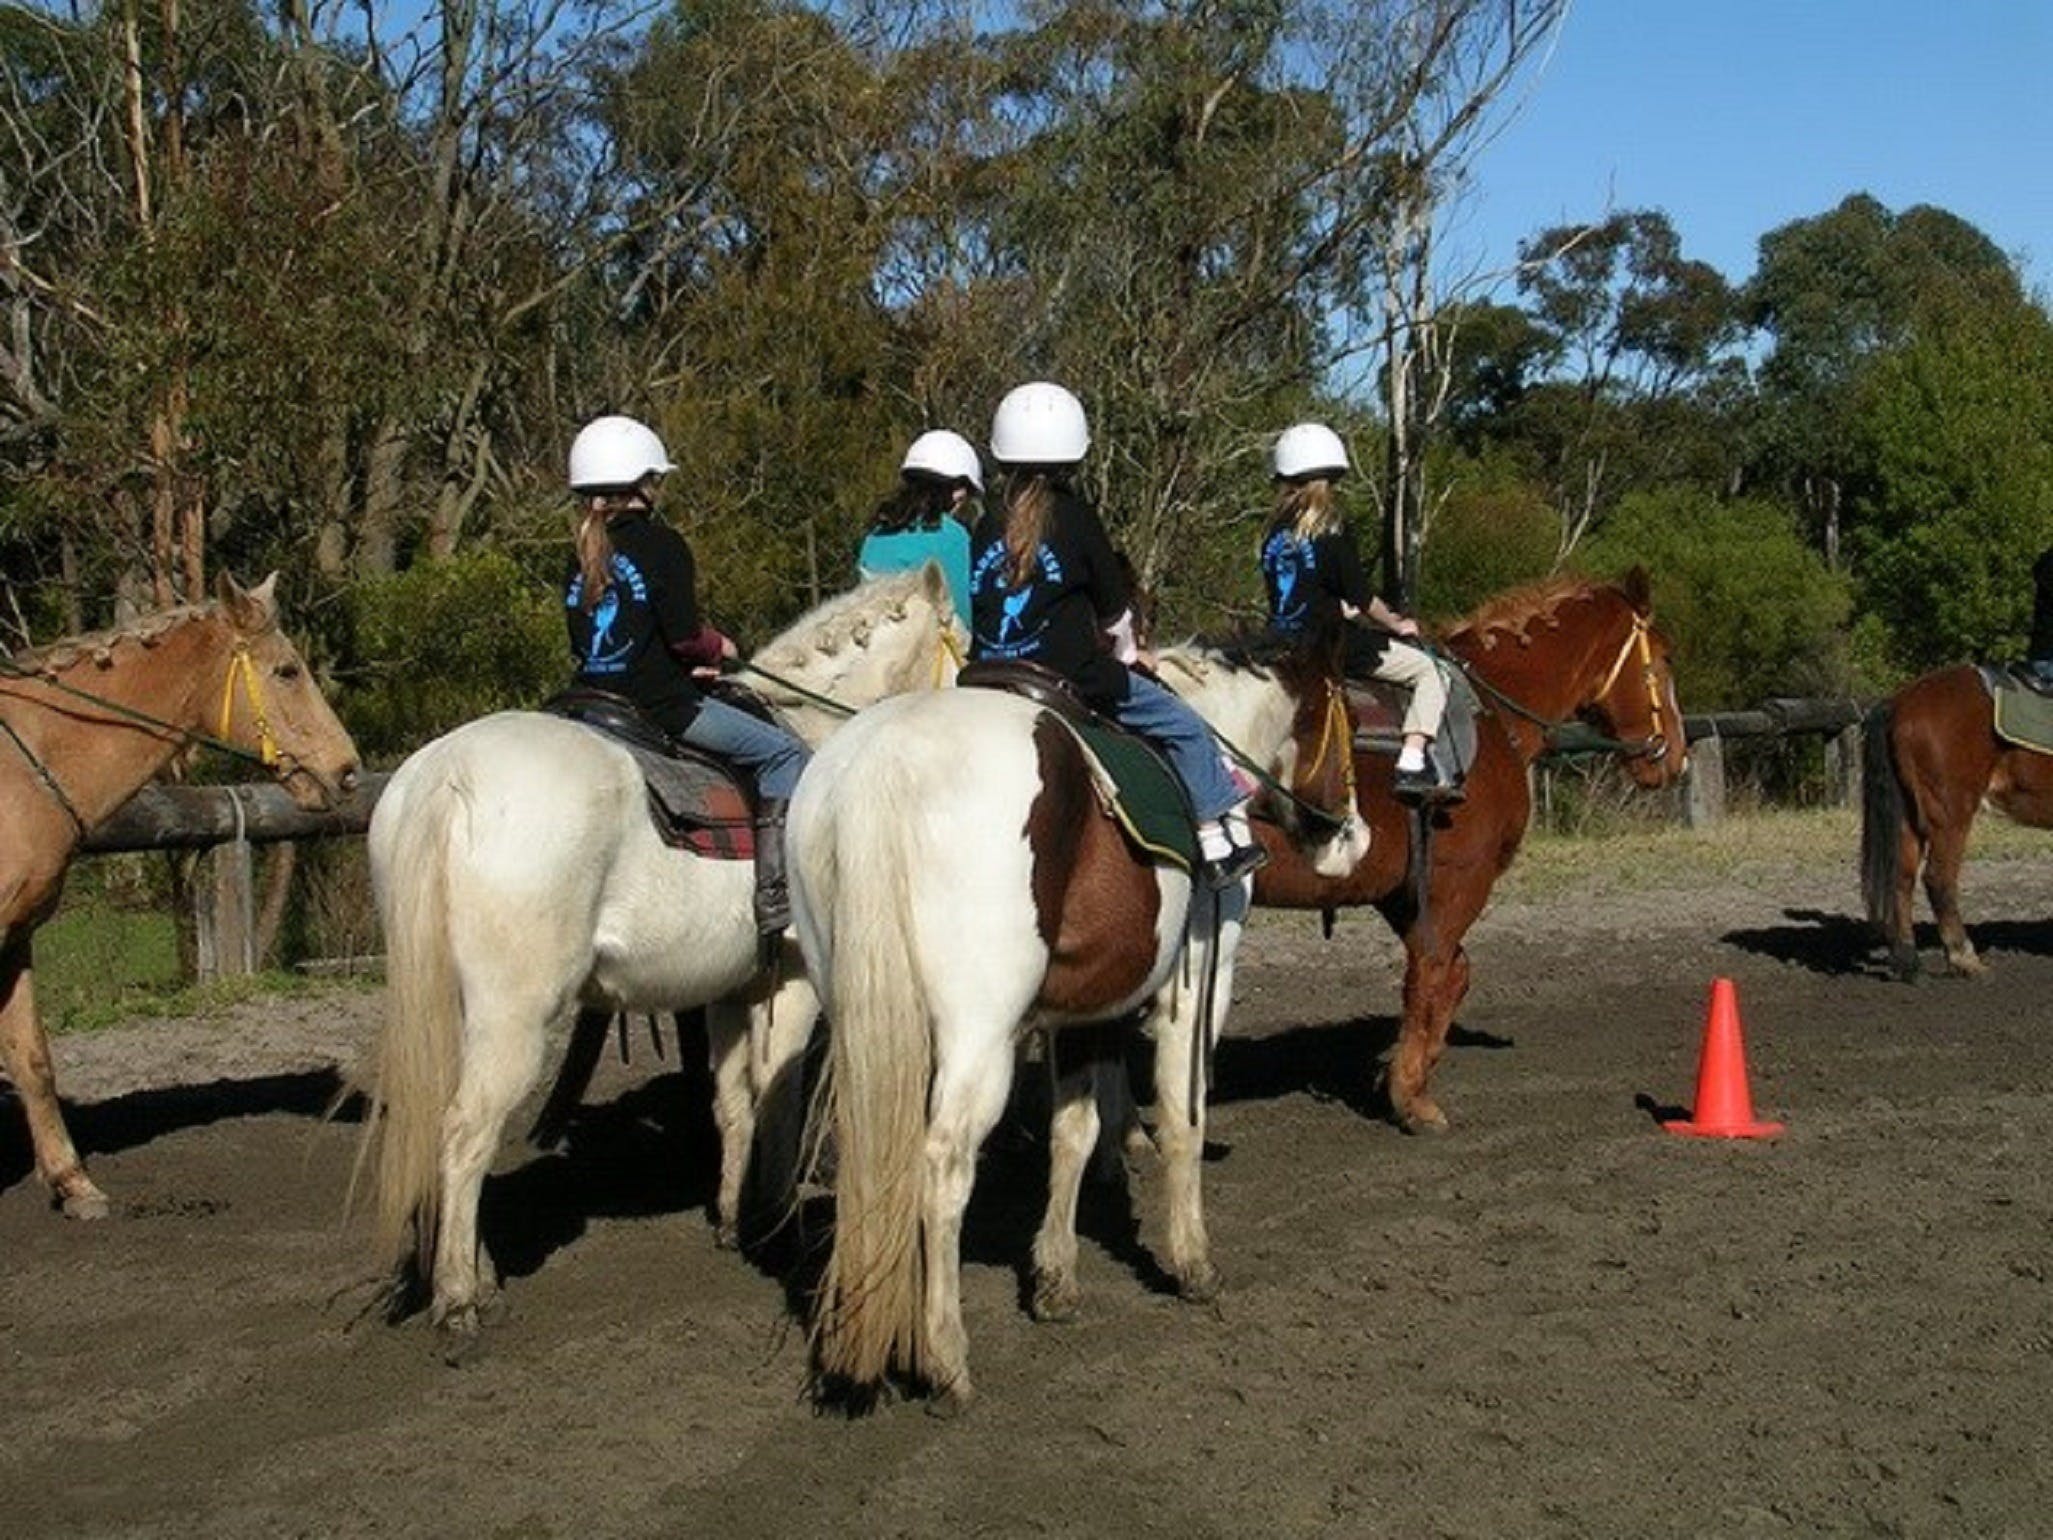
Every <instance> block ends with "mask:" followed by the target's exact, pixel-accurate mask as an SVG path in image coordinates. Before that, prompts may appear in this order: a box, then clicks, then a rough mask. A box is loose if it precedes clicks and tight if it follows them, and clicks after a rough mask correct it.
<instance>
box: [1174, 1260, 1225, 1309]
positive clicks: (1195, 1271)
mask: <svg viewBox="0 0 2053 1540" xmlns="http://www.w3.org/2000/svg"><path fill="white" fill-rule="evenodd" d="M1222 1287H1223V1284H1222V1281H1221V1279H1220V1277H1219V1269H1218V1268H1216V1267H1214V1266H1213V1265H1212V1264H1211V1263H1210V1262H1199V1263H1198V1264H1196V1265H1195V1266H1193V1267H1190V1268H1188V1269H1186V1270H1185V1271H1183V1272H1182V1273H1179V1274H1178V1275H1177V1278H1176V1297H1177V1298H1178V1299H1180V1300H1182V1301H1183V1302H1184V1303H1185V1304H1187V1305H1210V1304H1214V1303H1216V1302H1217V1301H1218V1298H1219V1291H1220V1289H1221V1288H1222Z"/></svg>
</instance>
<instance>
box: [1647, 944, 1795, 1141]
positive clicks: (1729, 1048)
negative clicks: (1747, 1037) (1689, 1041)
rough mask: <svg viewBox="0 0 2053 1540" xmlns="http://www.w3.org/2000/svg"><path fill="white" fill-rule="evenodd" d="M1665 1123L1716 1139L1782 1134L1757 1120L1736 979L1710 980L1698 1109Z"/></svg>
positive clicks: (1772, 1125)
mask: <svg viewBox="0 0 2053 1540" xmlns="http://www.w3.org/2000/svg"><path fill="white" fill-rule="evenodd" d="M1661 1126H1662V1127H1663V1128H1665V1129H1667V1130H1668V1132H1670V1133H1671V1134H1698V1135H1701V1136H1703V1137H1705V1138H1711V1139H1770V1138H1773V1137H1774V1136H1775V1135H1776V1134H1779V1133H1781V1132H1782V1125H1781V1124H1780V1123H1756V1122H1755V1121H1754V1099H1753V1095H1752V1093H1750V1092H1749V1091H1748V1090H1747V1087H1746V1045H1745V1044H1744V1043H1742V1042H1741V1041H1740V1037H1739V997H1738V995H1737V994H1735V993H1734V991H1733V988H1732V980H1731V979H1713V980H1712V981H1711V1009H1710V1013H1709V1015H1707V1016H1706V1017H1705V1020H1704V1048H1703V1053H1702V1055H1701V1057H1699V1059H1698V1060H1697V1105H1696V1111H1695V1112H1694V1113H1693V1114H1692V1115H1691V1116H1690V1117H1689V1118H1687V1119H1678V1120H1676V1121H1674V1122H1666V1123H1663V1124H1662V1125H1661Z"/></svg>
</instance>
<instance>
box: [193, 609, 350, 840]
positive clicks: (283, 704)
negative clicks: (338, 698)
mask: <svg viewBox="0 0 2053 1540" xmlns="http://www.w3.org/2000/svg"><path fill="white" fill-rule="evenodd" d="M277 586H278V574H277V573H275V572H274V573H272V574H271V575H270V576H269V577H267V578H265V579H264V581H263V582H261V583H259V584H257V586H256V587H254V588H244V587H242V585H241V584H239V583H237V582H236V581H235V579H234V578H233V577H231V576H229V574H227V573H226V572H223V573H222V574H221V575H220V578H219V580H218V581H217V582H216V584H215V585H214V591H215V596H216V598H217V600H218V601H219V603H218V605H217V613H218V614H219V616H220V618H221V620H222V622H223V625H224V627H225V631H226V636H225V641H226V644H227V645H226V652H227V657H226V658H225V659H223V661H222V664H221V684H220V687H219V689H217V690H216V691H215V692H214V699H216V700H218V701H220V703H221V709H220V714H219V717H218V719H217V720H216V722H215V723H214V726H215V728H216V730H217V733H218V736H219V737H221V738H222V739H224V740H225V741H227V742H229V743H232V744H234V745H236V746H237V747H238V748H243V749H247V750H249V751H251V752H253V753H255V754H256V755H257V757H258V758H259V759H260V760H262V762H263V764H264V766H265V768H267V769H268V770H270V771H271V773H272V774H273V775H275V776H277V777H278V780H279V783H280V784H281V785H282V786H284V788H285V790H286V793H287V794H288V795H289V796H291V798H292V800H293V801H294V802H296V803H298V804H299V805H300V806H301V807H303V808H306V809H308V810H310V811H319V810H321V809H325V808H331V807H334V806H335V805H336V804H337V803H338V802H340V801H341V800H342V799H343V798H344V797H346V796H348V795H349V793H350V792H351V791H353V790H354V789H355V787H356V780H357V773H358V771H360V770H361V769H362V767H363V761H362V760H361V758H360V757H359V756H358V754H357V751H356V744H355V743H354V742H353V741H351V739H350V736H349V730H348V729H347V728H345V727H344V726H343V725H342V723H341V721H340V720H339V719H338V718H337V717H336V715H335V712H334V710H333V708H332V707H330V706H329V704H328V702H327V700H326V699H325V698H324V697H323V696H322V694H321V690H320V686H319V685H318V684H317V683H316V682H315V679H314V675H313V671H312V670H311V669H309V668H308V667H307V666H306V662H305V660H304V659H302V658H301V657H300V655H299V649H298V648H297V647H295V646H294V645H293V644H292V639H291V638H290V637H288V636H287V635H286V634H285V632H284V631H283V630H282V629H280V627H279V625H278V603H277V599H276V596H275V591H276V589H277Z"/></svg>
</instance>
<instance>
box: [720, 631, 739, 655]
mask: <svg viewBox="0 0 2053 1540" xmlns="http://www.w3.org/2000/svg"><path fill="white" fill-rule="evenodd" d="M720 656H721V657H722V658H727V659H739V658H740V657H741V649H740V648H739V647H737V646H735V645H734V638H733V637H731V636H722V637H721V638H720Z"/></svg>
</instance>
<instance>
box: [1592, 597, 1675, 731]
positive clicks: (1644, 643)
mask: <svg viewBox="0 0 2053 1540" xmlns="http://www.w3.org/2000/svg"><path fill="white" fill-rule="evenodd" d="M1653 629H1654V622H1653V619H1652V617H1650V616H1646V615H1642V614H1640V612H1639V611H1637V610H1635V611H1633V616H1632V630H1631V632H1630V633H1628V634H1627V636H1626V638H1625V641H1624V642H1623V643H1622V644H1621V645H1620V647H1619V649H1618V656H1617V657H1616V658H1614V659H1612V660H1611V669H1610V672H1608V673H1607V674H1605V675H1604V682H1603V684H1601V685H1599V686H1598V687H1597V695H1596V698H1597V699H1598V700H1602V699H1604V697H1605V696H1607V695H1609V694H1610V693H1611V687H1612V686H1613V685H1615V684H1617V683H1618V676H1619V675H1620V674H1621V673H1623V672H1624V671H1625V664H1626V660H1627V659H1628V658H1630V657H1631V656H1632V655H1633V653H1634V652H1635V651H1637V652H1638V653H1639V656H1640V682H1641V685H1642V687H1643V688H1644V689H1645V690H1646V692H1647V736H1646V737H1645V738H1643V739H1640V740H1639V741H1638V747H1637V748H1636V749H1627V748H1621V749H1620V751H1619V752H1621V753H1623V754H1625V756H1626V757H1627V758H1628V759H1659V758H1661V756H1662V755H1664V754H1666V753H1667V752H1668V734H1667V733H1666V732H1665V731H1664V730H1663V729H1662V725H1661V722H1662V713H1661V696H1662V694H1663V692H1662V690H1661V688H1660V683H1661V682H1660V679H1659V677H1658V676H1657V675H1656V674H1655V672H1654V644H1653V642H1652V641H1651V640H1650V636H1649V633H1651V632H1652V631H1653ZM1631 741H1632V740H1626V742H1627V743H1630V742H1631Z"/></svg>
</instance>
